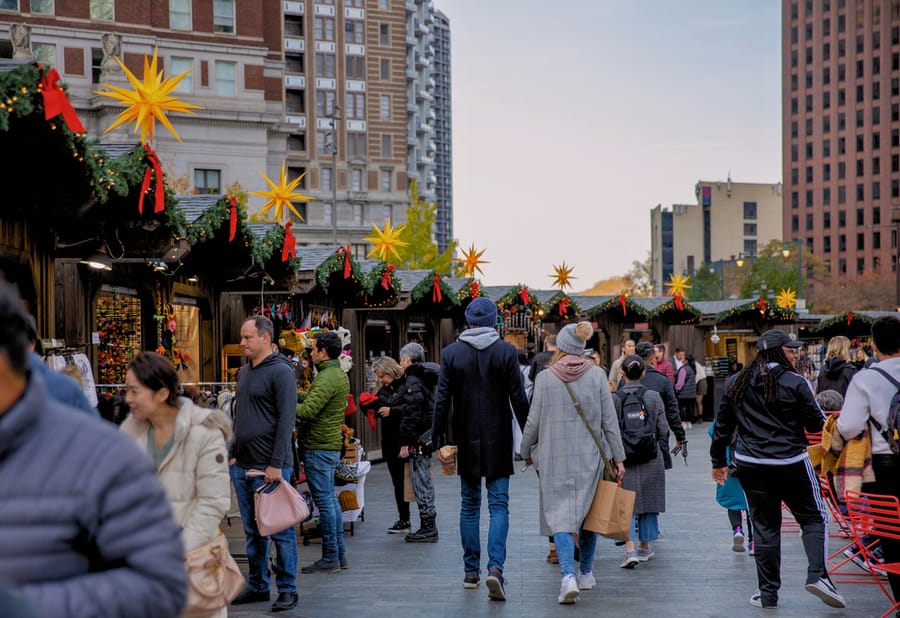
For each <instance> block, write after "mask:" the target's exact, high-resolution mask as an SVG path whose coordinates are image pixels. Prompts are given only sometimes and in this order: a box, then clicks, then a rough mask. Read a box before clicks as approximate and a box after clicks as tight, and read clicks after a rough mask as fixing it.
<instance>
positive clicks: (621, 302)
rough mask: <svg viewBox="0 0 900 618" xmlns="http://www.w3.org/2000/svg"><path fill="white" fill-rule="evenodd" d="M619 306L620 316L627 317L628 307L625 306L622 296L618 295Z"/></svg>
mask: <svg viewBox="0 0 900 618" xmlns="http://www.w3.org/2000/svg"><path fill="white" fill-rule="evenodd" d="M619 306H620V307H622V315H628V306H627V305H626V304H625V295H624V294H619Z"/></svg>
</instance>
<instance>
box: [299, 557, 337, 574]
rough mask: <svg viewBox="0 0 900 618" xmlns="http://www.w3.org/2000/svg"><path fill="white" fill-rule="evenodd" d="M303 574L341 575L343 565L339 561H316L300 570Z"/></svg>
mask: <svg viewBox="0 0 900 618" xmlns="http://www.w3.org/2000/svg"><path fill="white" fill-rule="evenodd" d="M300 572H301V573H340V572H341V563H340V561H338V560H331V561H326V560H316V561H315V562H313V563H312V564H307V565H306V566H305V567H303V568H302V569H300Z"/></svg>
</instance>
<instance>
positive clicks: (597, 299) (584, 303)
mask: <svg viewBox="0 0 900 618" xmlns="http://www.w3.org/2000/svg"><path fill="white" fill-rule="evenodd" d="M571 298H572V300H574V301H575V302H576V303H578V306H579V307H581V310H582V311H584V312H588V311H590V310H591V309H593V308H594V307H597V306H599V305H602V304H603V303H606V302H609V301H610V300H612V299H613V298H615V296H585V295H583V294H576V295H574V296H572V297H571Z"/></svg>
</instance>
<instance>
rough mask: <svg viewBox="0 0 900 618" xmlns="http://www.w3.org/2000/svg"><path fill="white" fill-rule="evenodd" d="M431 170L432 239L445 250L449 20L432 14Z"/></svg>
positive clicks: (449, 214) (449, 210)
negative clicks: (433, 179) (434, 206)
mask: <svg viewBox="0 0 900 618" xmlns="http://www.w3.org/2000/svg"><path fill="white" fill-rule="evenodd" d="M433 79H434V81H435V87H434V113H435V118H434V130H435V133H434V151H435V153H434V167H435V176H436V177H437V184H436V188H435V197H436V199H437V217H436V219H435V230H434V239H435V241H436V242H437V245H438V250H439V251H445V250H446V249H447V247H448V246H449V244H450V242H451V241H452V240H453V142H452V128H453V119H452V113H451V112H452V107H451V105H452V98H451V89H450V83H451V81H450V20H449V19H448V18H447V16H446V15H444V14H443V13H441V12H440V11H435V12H434V78H433Z"/></svg>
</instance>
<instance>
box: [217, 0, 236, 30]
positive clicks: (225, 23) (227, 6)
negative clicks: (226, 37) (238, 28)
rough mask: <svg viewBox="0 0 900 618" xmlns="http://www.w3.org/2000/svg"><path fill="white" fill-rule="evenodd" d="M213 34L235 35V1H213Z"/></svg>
mask: <svg viewBox="0 0 900 618" xmlns="http://www.w3.org/2000/svg"><path fill="white" fill-rule="evenodd" d="M213 32H222V33H225V34H234V0H213Z"/></svg>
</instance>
